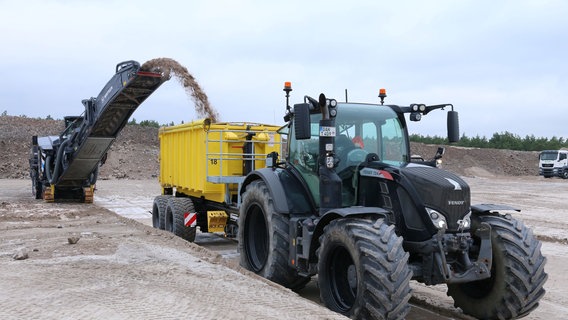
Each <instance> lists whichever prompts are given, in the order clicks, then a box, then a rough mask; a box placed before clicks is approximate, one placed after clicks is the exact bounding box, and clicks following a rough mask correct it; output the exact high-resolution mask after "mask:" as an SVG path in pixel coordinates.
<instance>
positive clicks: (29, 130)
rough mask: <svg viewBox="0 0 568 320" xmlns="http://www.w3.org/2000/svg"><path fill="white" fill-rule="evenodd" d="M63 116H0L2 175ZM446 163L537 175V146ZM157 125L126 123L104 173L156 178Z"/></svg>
mask: <svg viewBox="0 0 568 320" xmlns="http://www.w3.org/2000/svg"><path fill="white" fill-rule="evenodd" d="M62 130H63V121H62V120H43V119H32V118H25V117H15V116H0V178H1V179H6V178H9V179H27V178H28V177H29V163H28V158H29V154H30V148H31V141H32V135H38V136H48V135H57V134H59V133H60V132H61V131H62ZM437 147H438V146H435V145H425V144H419V143H411V151H412V154H417V155H421V156H422V157H423V158H424V159H430V158H432V157H433V156H434V154H435V153H436V149H437ZM442 161H443V164H442V168H443V169H445V170H448V171H452V172H455V173H457V174H458V175H461V176H468V177H474V176H484V177H490V176H499V175H502V176H535V175H537V174H538V152H525V151H511V150H498V149H479V148H475V149H474V148H461V147H453V146H446V153H445V154H444V157H443V159H442ZM159 169H160V168H159V141H158V129H157V128H153V127H143V126H138V125H134V126H132V125H127V126H126V127H125V128H124V130H123V131H122V132H121V133H120V134H119V136H118V137H117V139H116V141H115V142H114V144H113V145H112V147H111V149H110V151H109V153H108V158H107V162H106V163H105V164H104V165H103V166H102V167H101V172H100V174H99V178H100V179H152V178H156V177H157V176H158V174H159Z"/></svg>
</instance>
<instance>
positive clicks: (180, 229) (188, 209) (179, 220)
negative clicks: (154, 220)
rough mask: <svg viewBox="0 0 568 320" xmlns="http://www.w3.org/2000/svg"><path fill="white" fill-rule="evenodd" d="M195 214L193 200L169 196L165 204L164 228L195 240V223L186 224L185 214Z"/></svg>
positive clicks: (187, 238)
mask: <svg viewBox="0 0 568 320" xmlns="http://www.w3.org/2000/svg"><path fill="white" fill-rule="evenodd" d="M186 213H188V214H195V208H194V207H193V201H191V199H189V198H176V197H170V198H169V199H168V204H167V205H166V214H165V230H166V231H170V232H172V233H173V234H175V235H176V236H178V237H180V238H182V239H185V240H187V241H189V242H193V241H195V235H196V232H197V225H196V224H194V225H193V226H186V225H185V214H186Z"/></svg>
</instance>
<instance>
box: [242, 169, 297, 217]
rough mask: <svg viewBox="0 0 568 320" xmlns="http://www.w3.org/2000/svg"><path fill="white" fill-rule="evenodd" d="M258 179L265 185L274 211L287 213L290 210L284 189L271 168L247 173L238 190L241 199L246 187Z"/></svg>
mask: <svg viewBox="0 0 568 320" xmlns="http://www.w3.org/2000/svg"><path fill="white" fill-rule="evenodd" d="M259 179H261V180H262V181H264V183H266V187H267V188H268V191H269V192H270V196H271V197H272V201H273V203H274V209H275V210H276V211H277V212H281V213H289V212H290V210H289V208H288V203H287V201H286V193H285V192H284V187H283V186H282V182H281V181H280V178H279V177H278V174H277V172H276V171H275V170H272V169H271V168H263V169H259V170H255V171H253V172H251V173H249V174H248V175H247V177H246V178H245V181H243V183H242V185H241V190H239V193H240V195H241V197H242V195H243V193H244V192H245V190H246V187H247V186H248V185H249V184H250V183H251V182H253V181H255V180H259Z"/></svg>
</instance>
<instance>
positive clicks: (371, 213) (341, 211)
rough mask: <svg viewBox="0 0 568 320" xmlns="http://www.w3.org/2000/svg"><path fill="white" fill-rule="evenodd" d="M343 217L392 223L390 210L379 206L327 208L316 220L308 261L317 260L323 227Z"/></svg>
mask: <svg viewBox="0 0 568 320" xmlns="http://www.w3.org/2000/svg"><path fill="white" fill-rule="evenodd" d="M344 218H370V219H375V220H377V219H380V218H383V219H384V220H385V223H386V224H389V225H390V224H393V223H394V216H393V214H392V212H391V211H389V210H386V209H383V208H380V207H360V206H357V207H346V208H337V209H332V210H329V211H328V212H326V213H325V214H324V215H323V216H322V217H321V218H320V219H318V220H317V223H316V226H315V229H314V232H313V234H312V239H311V243H310V261H316V260H317V257H316V251H317V248H319V238H320V236H321V235H322V234H323V231H324V229H325V227H326V226H327V225H328V224H329V223H331V222H332V221H333V220H336V219H344Z"/></svg>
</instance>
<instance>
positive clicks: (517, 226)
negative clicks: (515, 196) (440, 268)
mask: <svg viewBox="0 0 568 320" xmlns="http://www.w3.org/2000/svg"><path fill="white" fill-rule="evenodd" d="M472 218H473V217H472ZM481 222H486V223H488V224H489V225H490V226H491V245H492V249H493V262H492V266H491V277H490V278H488V279H485V280H480V281H475V282H469V283H463V284H450V285H448V295H449V296H451V297H452V298H453V299H454V305H455V306H456V307H459V308H461V309H462V310H463V312H464V313H466V314H469V315H471V316H474V317H476V318H479V319H516V318H520V317H523V316H525V315H527V314H529V313H530V312H531V311H532V310H534V309H535V308H536V307H537V306H538V302H539V300H540V299H541V298H542V297H543V296H544V292H545V291H544V288H543V285H544V283H545V282H546V279H547V278H548V276H547V274H546V273H545V272H544V265H545V264H546V258H545V257H543V256H542V253H541V251H540V247H541V243H540V241H539V240H537V239H536V238H535V237H534V236H533V234H532V231H531V230H530V229H529V228H527V227H526V226H525V225H524V224H523V223H522V222H520V221H518V220H516V219H513V218H512V217H510V216H509V215H507V216H500V215H487V216H478V217H475V218H473V219H472V227H473V228H472V230H475V228H476V225H479V224H480V223H481ZM473 258H475V257H473Z"/></svg>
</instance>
